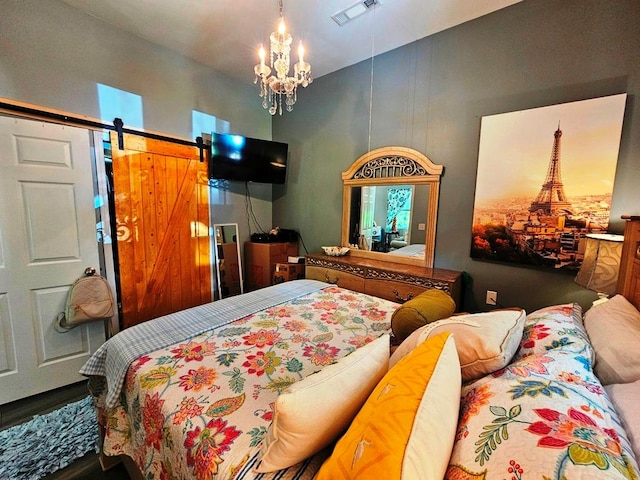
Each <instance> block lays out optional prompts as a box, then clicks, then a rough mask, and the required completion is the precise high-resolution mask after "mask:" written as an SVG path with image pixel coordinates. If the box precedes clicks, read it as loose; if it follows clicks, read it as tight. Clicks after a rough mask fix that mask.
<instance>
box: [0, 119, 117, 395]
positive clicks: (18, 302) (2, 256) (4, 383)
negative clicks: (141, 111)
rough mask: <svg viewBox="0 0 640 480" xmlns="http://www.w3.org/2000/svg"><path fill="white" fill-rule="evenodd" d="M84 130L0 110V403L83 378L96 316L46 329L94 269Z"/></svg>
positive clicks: (98, 331)
mask: <svg viewBox="0 0 640 480" xmlns="http://www.w3.org/2000/svg"><path fill="white" fill-rule="evenodd" d="M93 185H94V181H93V176H92V156H91V145H90V133H89V131H87V130H84V129H80V128H74V127H69V126H61V125H54V124H48V123H42V122H34V121H30V120H22V119H15V118H11V117H2V116H0V404H3V403H7V402H10V401H13V400H17V399H20V398H24V397H27V396H30V395H34V394H36V393H40V392H44V391H47V390H51V389H54V388H57V387H61V386H64V385H68V384H70V383H74V382H78V381H81V380H83V379H84V377H82V376H81V375H80V374H79V373H78V370H79V369H80V367H82V365H83V364H84V362H85V361H86V360H87V358H88V357H89V355H90V354H91V353H92V352H94V351H95V350H96V349H97V348H98V346H100V344H101V343H102V342H104V339H105V334H104V325H103V323H102V322H94V323H90V324H85V325H82V326H79V327H77V328H75V329H73V330H70V331H68V332H66V333H58V332H57V331H56V330H55V328H54V321H55V318H56V316H57V314H58V313H59V312H61V311H63V310H64V304H65V300H66V297H67V292H68V290H69V287H70V286H71V284H72V283H73V282H74V280H76V278H78V277H80V276H81V275H82V273H83V271H84V269H85V268H86V267H87V266H94V267H96V268H98V267H99V256H98V243H97V237H96V217H95V210H94V187H93Z"/></svg>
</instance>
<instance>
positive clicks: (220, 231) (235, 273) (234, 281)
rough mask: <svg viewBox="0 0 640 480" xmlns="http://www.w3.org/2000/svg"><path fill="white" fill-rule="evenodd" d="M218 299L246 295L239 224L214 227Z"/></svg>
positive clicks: (216, 225)
mask: <svg viewBox="0 0 640 480" xmlns="http://www.w3.org/2000/svg"><path fill="white" fill-rule="evenodd" d="M213 231H214V246H215V248H214V250H215V262H216V281H217V284H218V299H221V298H227V297H231V296H233V295H239V294H241V293H244V286H243V285H244V282H243V278H242V258H241V256H240V244H239V243H238V224H237V223H216V224H214V225H213Z"/></svg>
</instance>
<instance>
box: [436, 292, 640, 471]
mask: <svg viewBox="0 0 640 480" xmlns="http://www.w3.org/2000/svg"><path fill="white" fill-rule="evenodd" d="M581 313H582V312H581V309H580V307H579V305H573V304H567V305H559V306H555V307H548V308H545V309H542V310H538V311H536V312H534V313H532V314H530V315H529V316H528V317H527V323H526V325H525V329H524V334H523V338H522V342H521V345H520V348H519V350H518V352H517V353H516V355H515V357H514V358H513V361H512V363H511V364H510V365H508V366H507V367H506V368H504V369H503V370H501V371H498V372H495V373H494V374H492V375H489V376H487V377H484V378H481V379H479V380H476V381H474V382H472V383H469V384H467V385H463V388H462V393H461V410H460V419H459V424H458V430H457V437H456V443H455V446H454V449H453V452H452V456H451V460H450V464H449V468H448V470H447V475H446V478H447V479H449V480H458V479H511V480H525V479H534V478H535V479H540V480H546V479H555V480H564V479H568V480H576V479H637V478H638V466H637V464H636V462H635V459H634V456H633V453H632V451H631V448H630V446H629V442H628V439H627V437H626V434H625V432H624V430H623V429H622V427H621V424H620V421H619V419H618V416H617V414H616V412H615V410H614V408H613V407H612V404H611V402H610V401H609V398H608V397H607V394H606V392H605V391H604V389H603V387H602V385H601V384H600V382H599V380H598V379H597V378H596V377H595V375H594V373H593V370H592V363H593V351H592V349H591V345H590V343H589V340H588V336H587V334H586V332H585V330H584V327H583V325H582V320H581Z"/></svg>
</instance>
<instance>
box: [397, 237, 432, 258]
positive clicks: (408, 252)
mask: <svg viewBox="0 0 640 480" xmlns="http://www.w3.org/2000/svg"><path fill="white" fill-rule="evenodd" d="M394 241H395V240H394ZM402 243H404V245H401V244H397V245H394V243H393V242H391V247H393V248H392V249H391V250H389V252H388V253H390V254H392V255H405V256H408V257H424V247H425V246H424V243H413V244H411V245H407V244H406V242H402Z"/></svg>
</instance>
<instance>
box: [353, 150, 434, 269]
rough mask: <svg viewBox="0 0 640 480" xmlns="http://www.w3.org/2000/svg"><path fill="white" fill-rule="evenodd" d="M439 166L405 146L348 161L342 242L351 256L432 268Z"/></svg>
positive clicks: (371, 153) (369, 153) (367, 154)
mask: <svg viewBox="0 0 640 480" xmlns="http://www.w3.org/2000/svg"><path fill="white" fill-rule="evenodd" d="M443 170H444V167H443V166H442V165H436V164H435V163H433V162H432V161H431V160H429V158H427V157H426V156H425V155H423V154H422V153H420V152H418V151H417V150H413V149H410V148H406V147H382V148H378V149H376V150H372V151H371V152H368V153H366V154H365V155H362V156H361V157H360V158H358V159H357V160H356V161H355V162H353V164H352V165H351V167H350V168H349V169H348V170H347V171H345V172H343V173H342V182H343V194H342V245H351V246H352V247H353V248H352V250H351V252H350V255H353V256H359V257H366V258H375V259H377V260H383V261H389V262H395V263H405V264H410V265H421V266H426V267H433V258H434V253H435V238H436V225H437V215H438V197H439V194H440V177H441V176H442V172H443ZM356 246H357V247H356Z"/></svg>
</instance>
